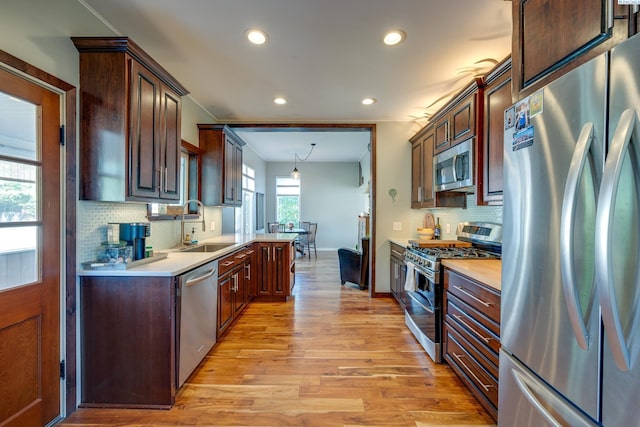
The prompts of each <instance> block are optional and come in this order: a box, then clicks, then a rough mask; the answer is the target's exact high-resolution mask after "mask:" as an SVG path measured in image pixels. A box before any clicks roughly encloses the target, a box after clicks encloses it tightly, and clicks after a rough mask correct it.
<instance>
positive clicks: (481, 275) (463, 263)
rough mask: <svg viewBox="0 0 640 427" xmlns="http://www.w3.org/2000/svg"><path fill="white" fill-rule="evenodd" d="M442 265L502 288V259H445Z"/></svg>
mask: <svg viewBox="0 0 640 427" xmlns="http://www.w3.org/2000/svg"><path fill="white" fill-rule="evenodd" d="M442 265H444V266H445V267H447V268H449V269H451V270H454V271H456V272H458V273H460V274H464V275H465V276H467V277H469V278H471V279H474V280H476V281H478V282H480V283H484V284H485V285H487V286H490V287H492V288H494V289H496V290H498V291H501V290H502V286H501V279H502V261H501V260H499V259H443V260H442Z"/></svg>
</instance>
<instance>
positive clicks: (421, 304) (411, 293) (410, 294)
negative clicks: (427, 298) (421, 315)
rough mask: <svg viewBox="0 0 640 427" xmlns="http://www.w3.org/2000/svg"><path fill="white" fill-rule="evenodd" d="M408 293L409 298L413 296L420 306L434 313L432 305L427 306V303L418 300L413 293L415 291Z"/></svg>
mask: <svg viewBox="0 0 640 427" xmlns="http://www.w3.org/2000/svg"><path fill="white" fill-rule="evenodd" d="M407 295H409V298H411V299H412V300H414V301H415V303H416V304H418V305H419V306H420V307H422V308H424V309H425V310H427V311H428V312H429V313H431V314H434V312H433V309H432V308H430V307H427V306H426V305H424V304H423V303H421V302H420V301H418V299H417V298H416V297H415V296H414V295H413V292H407Z"/></svg>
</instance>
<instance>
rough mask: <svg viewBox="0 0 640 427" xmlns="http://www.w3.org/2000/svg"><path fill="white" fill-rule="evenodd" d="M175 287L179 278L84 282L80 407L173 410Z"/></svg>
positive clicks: (175, 379)
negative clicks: (171, 408) (176, 279)
mask: <svg viewBox="0 0 640 427" xmlns="http://www.w3.org/2000/svg"><path fill="white" fill-rule="evenodd" d="M175 283H176V282H175V278H174V277H90V276H85V277H81V279H80V300H81V315H80V318H81V354H82V357H81V361H82V362H81V363H82V367H81V370H82V374H81V375H82V394H81V399H80V402H81V403H80V406H85V407H88V406H93V407H96V406H97V407H126V408H169V407H171V405H173V403H174V401H175V394H176V383H177V373H176V366H177V365H176V334H175V331H176V317H177V315H176V305H177V302H176V291H175V286H176V285H175Z"/></svg>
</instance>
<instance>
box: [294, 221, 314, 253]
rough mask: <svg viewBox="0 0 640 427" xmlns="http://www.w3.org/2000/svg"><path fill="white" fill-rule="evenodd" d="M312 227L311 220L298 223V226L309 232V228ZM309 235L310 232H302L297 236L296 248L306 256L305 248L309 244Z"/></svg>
mask: <svg viewBox="0 0 640 427" xmlns="http://www.w3.org/2000/svg"><path fill="white" fill-rule="evenodd" d="M310 227H311V223H310V222H309V221H300V222H299V223H298V228H300V229H301V230H305V231H306V232H307V233H308V232H309V228H310ZM307 236H308V234H300V235H298V237H297V238H296V249H297V250H298V252H300V254H302V256H304V248H305V247H306V246H307Z"/></svg>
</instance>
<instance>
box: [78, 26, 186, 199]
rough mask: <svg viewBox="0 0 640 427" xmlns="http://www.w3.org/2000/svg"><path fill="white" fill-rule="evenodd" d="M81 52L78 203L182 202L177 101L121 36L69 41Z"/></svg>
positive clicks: (160, 74) (166, 78) (174, 85)
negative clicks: (95, 201)
mask: <svg viewBox="0 0 640 427" xmlns="http://www.w3.org/2000/svg"><path fill="white" fill-rule="evenodd" d="M72 40H73V43H74V44H75V46H76V48H77V49H78V51H79V52H80V89H81V91H80V119H81V120H80V123H81V126H80V134H81V138H80V146H79V149H80V154H79V159H80V165H79V166H80V177H81V179H80V198H81V199H83V200H98V201H115V202H122V201H139V202H156V203H172V202H174V201H176V200H179V199H180V187H179V182H180V180H179V175H180V141H181V133H180V125H181V108H182V101H181V97H182V96H184V95H186V94H187V93H188V92H187V91H186V89H184V88H183V87H182V86H181V85H180V83H178V82H177V81H176V80H175V79H174V78H173V77H171V75H169V73H167V71H165V70H164V69H163V68H162V67H161V66H160V65H159V64H158V63H157V62H155V61H154V60H153V59H152V58H151V57H150V56H149V55H148V54H147V53H145V52H144V51H143V50H142V49H141V48H140V47H139V46H138V45H136V44H135V43H134V42H133V41H132V40H131V39H129V38H127V37H104V38H102V37H72Z"/></svg>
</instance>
